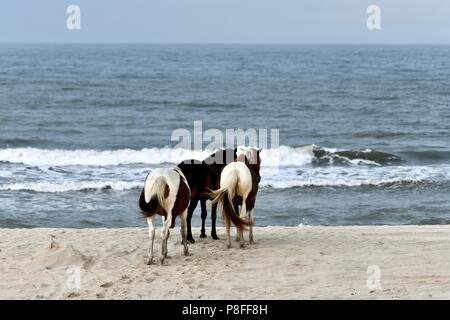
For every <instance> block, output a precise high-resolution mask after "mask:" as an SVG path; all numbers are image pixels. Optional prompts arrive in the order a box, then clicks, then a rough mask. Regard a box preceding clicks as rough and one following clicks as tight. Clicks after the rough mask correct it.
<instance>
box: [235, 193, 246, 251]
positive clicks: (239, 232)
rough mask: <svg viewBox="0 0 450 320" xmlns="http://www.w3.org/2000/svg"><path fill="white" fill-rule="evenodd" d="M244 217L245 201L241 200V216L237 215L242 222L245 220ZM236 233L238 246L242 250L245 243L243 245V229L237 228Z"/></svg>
mask: <svg viewBox="0 0 450 320" xmlns="http://www.w3.org/2000/svg"><path fill="white" fill-rule="evenodd" d="M246 216H247V207H246V205H245V199H242V206H241V214H240V215H239V217H240V218H241V219H242V220H245V219H246ZM237 232H238V235H239V246H240V247H241V248H243V247H244V246H245V243H244V228H238V230H237Z"/></svg>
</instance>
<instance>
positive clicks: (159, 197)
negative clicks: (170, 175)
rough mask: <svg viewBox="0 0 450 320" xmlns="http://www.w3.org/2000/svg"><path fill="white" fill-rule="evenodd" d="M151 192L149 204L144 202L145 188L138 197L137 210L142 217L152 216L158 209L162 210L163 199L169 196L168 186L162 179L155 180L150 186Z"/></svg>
mask: <svg viewBox="0 0 450 320" xmlns="http://www.w3.org/2000/svg"><path fill="white" fill-rule="evenodd" d="M152 189H153V192H152V194H151V195H150V200H149V202H147V201H145V187H144V188H143V189H142V192H141V196H140V197H139V209H141V213H142V215H143V216H144V217H146V218H149V217H151V216H153V215H154V214H155V213H156V211H158V208H163V204H164V199H165V198H167V196H168V195H169V186H168V185H167V182H166V180H165V179H164V178H163V177H158V178H156V180H155V182H154V183H153V186H152Z"/></svg>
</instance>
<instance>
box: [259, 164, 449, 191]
mask: <svg viewBox="0 0 450 320" xmlns="http://www.w3.org/2000/svg"><path fill="white" fill-rule="evenodd" d="M262 176H263V179H262V180H261V185H262V186H265V187H270V188H274V189H286V188H293V187H359V186H383V185H400V184H411V185H414V184H418V183H423V182H444V181H450V166H448V165H440V166H389V167H357V168H355V167H331V166H327V167H316V168H307V169H305V170H299V169H298V168H287V169H285V170H280V171H278V172H276V173H272V174H269V173H268V172H267V173H266V174H265V172H264V170H263V171H262Z"/></svg>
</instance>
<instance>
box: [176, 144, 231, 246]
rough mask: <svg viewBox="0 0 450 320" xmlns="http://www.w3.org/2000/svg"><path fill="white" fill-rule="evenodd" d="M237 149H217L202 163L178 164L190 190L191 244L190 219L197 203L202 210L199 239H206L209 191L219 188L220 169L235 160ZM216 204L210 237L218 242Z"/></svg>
mask: <svg viewBox="0 0 450 320" xmlns="http://www.w3.org/2000/svg"><path fill="white" fill-rule="evenodd" d="M236 151H237V149H219V150H217V151H216V152H214V153H213V154H211V155H210V156H209V157H207V158H206V159H205V160H203V161H198V160H194V159H189V160H185V161H183V162H181V163H180V164H178V167H179V168H180V169H181V171H182V172H183V173H184V175H185V177H186V179H187V181H188V184H189V187H190V189H191V203H190V205H189V208H188V215H187V239H188V241H190V242H191V243H194V242H195V240H194V238H193V237H192V231H191V219H192V215H193V213H194V210H195V208H196V207H197V204H198V202H199V201H200V205H201V209H202V214H201V217H202V229H201V232H200V238H206V233H205V221H206V217H207V215H208V211H207V210H206V201H208V200H210V195H209V192H210V190H216V189H218V188H219V187H220V173H221V172H222V169H223V168H224V167H225V166H226V165H227V164H228V163H230V162H233V161H234V160H235V159H236ZM216 218H217V204H213V205H212V208H211V237H212V238H213V239H215V240H218V239H219V237H218V236H217V232H216Z"/></svg>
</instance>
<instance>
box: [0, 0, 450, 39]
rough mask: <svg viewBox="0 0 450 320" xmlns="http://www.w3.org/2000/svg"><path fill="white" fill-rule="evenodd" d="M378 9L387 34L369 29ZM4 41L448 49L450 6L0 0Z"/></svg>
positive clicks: (375, 0) (326, 0) (404, 1)
mask: <svg viewBox="0 0 450 320" xmlns="http://www.w3.org/2000/svg"><path fill="white" fill-rule="evenodd" d="M72 4H73V5H78V6H79V7H80V9H81V29H80V30H68V29H67V27H66V20H67V18H68V17H69V14H67V13H66V9H67V7H68V6H69V5H72ZM373 4H375V5H378V6H379V7H380V9H381V30H372V31H371V30H369V29H368V28H367V26H366V20H367V18H368V17H369V14H367V13H366V9H367V7H368V6H369V5H373ZM0 42H51V43H73V42H75V43H79V42H81V43H124V42H126V43H393V44H394V43H398V44H401V43H436V44H438V43H445V44H450V1H449V0H426V1H425V0H369V1H368V0H70V1H66V0H38V1H37V0H10V1H6V0H2V1H1V3H0Z"/></svg>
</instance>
